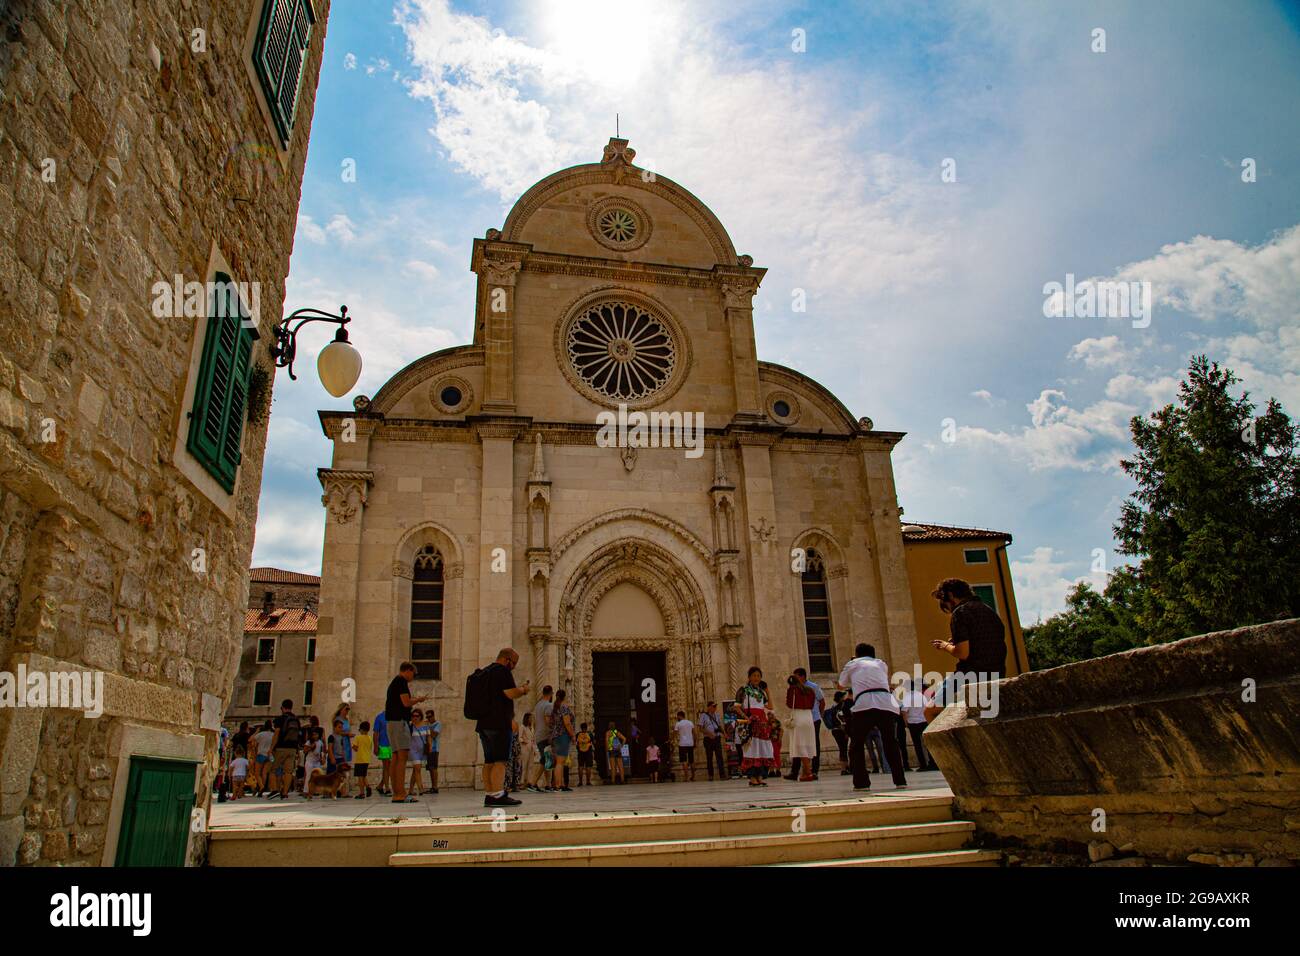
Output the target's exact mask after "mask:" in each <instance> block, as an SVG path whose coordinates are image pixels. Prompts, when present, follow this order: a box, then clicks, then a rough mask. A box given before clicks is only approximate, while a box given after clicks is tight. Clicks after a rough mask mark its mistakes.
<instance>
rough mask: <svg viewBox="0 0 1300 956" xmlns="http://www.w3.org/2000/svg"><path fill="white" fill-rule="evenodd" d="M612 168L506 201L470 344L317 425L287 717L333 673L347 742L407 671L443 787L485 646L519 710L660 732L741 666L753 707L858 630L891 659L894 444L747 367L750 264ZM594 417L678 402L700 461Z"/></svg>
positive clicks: (733, 682)
mask: <svg viewBox="0 0 1300 956" xmlns="http://www.w3.org/2000/svg"><path fill="white" fill-rule="evenodd" d="M634 157H635V152H634V151H633V150H632V149H631V148H630V147H629V146H628V143H627V141H626V140H623V139H611V140H610V141H609V144H608V145H607V146H606V147H605V149H604V155H603V157H602V159H601V161H600V162H598V163H591V164H587V165H580V166H574V167H571V168H569V169H565V170H561V171H559V172H556V173H554V174H552V175H550V176H548V177H547V178H545V179H543V180H541V181H540V182H538V183H537V184H536V185H534V186H533V187H532V188H531V189H529V190H528V191H527V192H526V193H524V195H523V196H521V197H520V199H519V200H518V202H516V203H515V205H514V207H513V209H511V211H510V213H509V215H508V216H507V218H506V220H505V223H504V225H503V226H502V228H501V229H488V230H487V233H486V236H485V238H482V239H476V240H475V241H474V248H473V257H472V263H471V268H472V269H473V271H474V273H475V274H476V275H477V277H478V286H477V304H476V317H475V323H474V340H473V342H472V343H471V344H468V345H462V346H457V347H454V348H449V349H444V350H442V351H440V352H436V353H434V354H432V355H426V356H424V357H423V358H420V359H418V360H417V361H415V362H413V363H412V364H410V365H409V366H407V367H406V368H405V369H403V370H402V371H400V372H398V373H397V374H396V375H395V376H393V378H392V379H390V380H389V381H388V382H387V383H386V384H385V385H384V386H383V387H382V388H381V389H380V390H379V392H378V393H377V394H376V395H375V396H374V397H373V398H366V397H364V396H362V397H359V398H357V399H356V401H355V402H354V405H355V409H353V410H347V411H324V412H322V413H321V421H322V424H323V427H324V430H325V432H326V434H327V435H328V436H329V437H330V439H331V440H332V441H333V443H334V446H333V449H334V450H333V461H332V466H331V467H329V468H322V469H320V472H319V475H320V481H321V485H322V487H323V491H324V494H323V498H322V500H323V503H324V504H325V507H326V510H327V520H326V528H325V545H324V556H323V561H322V572H321V577H322V580H321V599H320V622H319V632H318V651H317V654H318V656H317V660H316V664H315V668H316V670H315V678H316V680H315V684H314V696H315V700H314V704H315V707H314V708H313V712H315V713H319V714H321V715H322V716H323V717H324V716H327V715H328V714H332V713H333V711H334V706H335V705H336V704H337V703H338V700H339V699H340V689H341V688H343V687H344V686H345V685H346V686H348V687H352V686H354V687H355V693H356V700H357V704H356V710H355V711H354V715H353V729H354V730H355V728H356V726H357V723H358V722H359V721H360V720H362V719H367V720H369V719H373V716H374V714H375V713H377V712H378V711H379V710H380V709H381V708H382V705H383V695H384V690H385V688H386V686H387V683H388V681H389V679H390V678H391V677H392V675H393V674H394V673H395V672H396V668H397V665H398V664H399V663H400V662H401V661H403V660H411V661H413V662H414V663H415V664H416V666H417V668H418V672H419V677H418V680H417V681H416V684H415V692H416V693H422V694H429V695H431V697H432V699H433V703H434V706H435V707H436V710H437V717H438V719H439V720H441V721H442V723H443V729H442V754H441V763H442V771H443V772H442V778H443V780H444V781H445V782H446V783H447V784H449V785H456V784H461V785H467V784H470V783H471V782H472V781H473V780H474V771H475V769H476V767H477V765H478V764H479V763H480V762H481V753H480V750H479V746H478V741H477V738H476V736H475V734H474V733H473V727H472V725H470V724H469V722H468V721H466V720H465V719H464V718H463V716H462V710H461V708H462V695H463V689H464V681H465V678H466V676H467V675H468V674H469V673H470V671H472V670H473V669H474V668H475V667H478V666H480V665H482V664H484V663H487V662H488V661H490V660H492V659H493V658H494V657H495V655H496V653H497V651H498V650H499V649H500V648H502V647H504V646H507V645H510V646H513V647H514V648H515V649H516V650H518V651H519V653H520V655H521V661H520V665H519V668H518V669H517V670H516V672H515V677H516V680H517V681H518V682H519V683H522V682H523V681H524V680H525V679H531V680H532V682H533V690H534V693H533V694H531V695H530V696H528V697H527V698H524V699H521V701H520V702H519V707H518V714H519V715H520V716H522V714H523V713H524V712H525V705H527V706H529V707H531V706H532V704H533V703H535V701H536V694H537V692H538V691H540V689H541V686H542V685H543V684H552V685H554V686H555V687H557V688H559V687H563V688H566V689H567V691H568V696H569V702H570V703H571V704H572V706H573V708H574V711H575V714H576V716H577V718H578V720H579V721H585V722H587V723H588V724H589V725H592V724H595V725H597V726H598V727H599V728H600V729H601V730H603V729H604V728H605V727H606V726H607V725H608V724H609V723H610V722H614V723H616V724H618V725H619V726H620V727H621V728H622V729H623V730H624V732H626V731H627V730H628V727H629V724H630V721H631V720H632V719H633V718H635V719H636V721H637V723H638V725H639V727H641V728H642V729H643V731H644V732H648V733H652V734H654V735H655V736H657V737H659V738H660V739H661V740H665V739H666V737H667V732H668V728H669V725H670V723H671V720H672V719H675V718H672V717H670V715H674V714H675V713H676V711H677V710H679V709H680V710H685V711H686V712H687V713H688V714H691V715H692V716H693V715H694V714H695V713H697V712H698V711H699V710H701V709H702V708H703V705H704V703H705V701H707V700H715V699H716V700H719V701H722V700H727V699H730V698H731V697H732V696H733V695H734V694H735V691H736V688H737V687H738V686H739V684H740V683H741V682H742V681H743V679H744V675H745V672H746V670H747V668H748V667H749V666H750V665H751V664H758V665H759V666H760V667H762V668H763V670H764V674H765V678H766V680H767V681H768V682H769V684H770V685H771V689H772V696H773V700H774V702H776V703H777V706H778V713H780V712H781V711H782V709H783V708H782V707H781V705H782V704H783V703H784V688H785V683H786V680H785V678H786V676H787V675H788V674H789V673H790V671H791V670H792V669H793V668H795V667H797V666H800V665H803V666H806V667H807V668H808V669H809V672H810V673H812V674H814V675H829V674H832V673H835V672H837V671H838V669H839V667H840V666H841V665H842V664H843V662H844V661H845V660H847V659H848V658H850V657H851V656H852V652H853V646H854V644H855V643H856V642H858V641H869V642H871V643H873V644H874V645H875V646H876V648H877V652H878V654H879V655H880V656H882V657H885V658H886V659H887V660H888V662H889V664H890V666H891V669H893V670H900V669H905V670H910V669H911V668H912V666H913V664H914V663H915V662H916V660H917V638H916V628H915V624H914V621H913V612H912V603H911V598H910V596H909V589H908V579H907V571H906V567H905V563H904V553H903V540H902V535H901V531H900V525H899V513H900V509H899V507H898V501H897V498H896V496H895V488H894V479H893V470H892V466H891V462H890V451H891V449H892V448H893V446H894V445H895V444H896V443H897V442H898V441H899V440H900V439H901V438H902V434H901V433H899V432H888V431H878V430H876V429H875V428H874V426H873V424H872V422H871V420H870V419H869V418H857V417H855V416H854V415H853V414H851V413H850V412H849V410H848V409H847V408H845V407H844V405H843V404H842V403H841V402H840V401H839V400H838V399H837V398H836V397H835V396H834V395H832V394H831V393H830V392H828V391H827V390H826V389H825V388H823V387H822V386H821V385H819V384H818V383H817V382H816V381H814V380H813V379H812V378H810V377H808V376H806V375H804V374H802V373H800V372H797V371H794V370H793V369H788V368H785V367H783V366H780V365H774V364H771V363H768V362H763V361H760V360H759V358H758V356H757V355H756V353H755V346H754V319H753V309H752V301H753V297H754V295H755V293H756V292H757V290H758V286H759V283H760V282H761V281H762V279H763V274H764V271H765V270H763V269H762V268H760V267H757V266H755V265H754V264H753V260H752V258H751V257H750V256H747V255H740V254H737V252H736V249H735V247H734V245H733V244H732V240H731V237H730V236H729V235H728V234H727V231H726V229H725V228H724V227H723V225H722V223H721V222H719V221H718V219H717V218H716V217H715V216H714V215H713V213H712V212H711V211H710V210H709V208H708V207H707V206H705V205H704V203H702V202H701V201H700V200H699V199H697V198H696V197H695V196H694V195H692V194H691V193H690V192H688V191H687V190H686V189H684V188H683V187H681V186H679V185H677V184H676V183H674V182H673V181H672V180H670V179H667V178H665V177H664V176H661V175H658V174H652V173H650V172H648V171H644V170H642V169H640V168H639V167H637V166H635V165H634V163H633V160H634ZM609 412H615V413H617V414H626V416H627V417H628V418H629V419H631V418H632V417H633V416H635V415H636V413H638V412H641V413H642V414H643V415H645V416H650V415H652V414H653V413H655V412H659V413H661V415H659V416H655V418H663V419H664V420H667V419H669V418H673V417H674V415H675V414H676V413H680V416H681V417H687V416H692V417H693V416H694V415H696V414H698V413H702V415H703V424H704V435H703V441H704V447H703V449H702V453H701V450H700V449H695V450H693V451H692V450H689V449H683V448H681V447H671V445H672V443H671V442H668V441H665V442H658V441H650V442H644V441H642V442H633V441H631V440H629V441H626V442H622V443H613V444H611V443H610V442H608V441H601V440H599V438H600V434H601V428H600V425H599V421H600V420H601V415H602V413H609ZM687 420H688V421H689V420H690V419H689V418H688V419H687ZM656 437H657V436H656ZM666 446H668V447H666ZM349 679H350V681H352V682H355V683H354V684H352V683H350V682H349ZM830 680H833V678H828V679H827V682H826V683H824V684H823V686H824V687H826V688H830V687H831V686H832V685H831V683H830ZM296 703H301V702H296ZM599 749H600V748H598V750H599ZM602 759H603V756H602Z"/></svg>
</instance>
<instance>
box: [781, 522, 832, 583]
mask: <svg viewBox="0 0 1300 956" xmlns="http://www.w3.org/2000/svg"><path fill="white" fill-rule="evenodd" d="M790 548H791V550H793V549H795V548H804V549H808V548H813V549H815V550H816V551H818V552H819V553H820V554H821V555H822V559H823V561H824V562H825V564H826V573H827V575H829V574H830V573H831V571H833V570H836V569H838V568H841V567H843V566H844V549H843V548H842V547H841V546H840V543H839V541H837V540H836V538H835V535H833V534H831V533H830V532H829V531H827V530H826V529H825V528H817V527H812V528H806V529H804V530H803V531H800V532H799V533H798V534H797V535H795V537H794V541H793V542H791V544H790Z"/></svg>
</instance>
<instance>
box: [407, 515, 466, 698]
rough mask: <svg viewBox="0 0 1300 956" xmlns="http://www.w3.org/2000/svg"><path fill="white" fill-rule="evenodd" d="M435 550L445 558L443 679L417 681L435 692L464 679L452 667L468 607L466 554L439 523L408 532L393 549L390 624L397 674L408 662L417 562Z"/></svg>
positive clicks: (419, 526) (419, 525) (458, 648)
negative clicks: (463, 610)
mask: <svg viewBox="0 0 1300 956" xmlns="http://www.w3.org/2000/svg"><path fill="white" fill-rule="evenodd" d="M427 548H433V549H434V550H436V551H437V553H438V554H439V555H441V557H442V564H443V598H442V600H443V608H442V678H441V680H440V681H437V682H434V681H423V680H417V681H416V684H417V685H421V686H424V687H429V688H432V687H433V685H434V684H435V683H439V684H450V685H453V686H454V685H455V683H456V681H457V680H459V678H460V675H459V674H457V673H455V672H454V671H453V670H452V669H451V668H449V667H448V664H449V662H452V661H454V660H456V659H457V658H459V657H460V656H461V655H460V653H459V652H460V646H461V636H462V635H463V634H464V628H463V623H462V621H461V608H462V607H464V584H465V575H464V570H465V564H464V552H463V550H462V548H461V546H460V542H459V541H458V540H457V539H456V536H455V535H453V534H452V533H451V532H450V531H448V530H447V529H446V528H445V527H443V526H442V525H440V524H438V523H437V522H436V521H424V522H421V523H420V524H418V525H416V526H415V527H413V528H410V529H408V530H407V532H406V533H405V534H403V535H402V537H401V540H399V541H398V542H397V547H396V548H394V549H393V605H392V613H391V615H390V617H389V620H390V621H392V632H391V634H390V635H389V644H388V656H389V661H388V664H389V670H390V671H392V672H396V669H397V665H398V663H400V662H401V661H403V660H405V659H407V657H408V656H409V651H410V637H411V584H412V581H411V578H412V573H413V570H412V569H413V568H414V566H415V562H416V561H417V560H425V558H423V557H422V552H425V550H426V549H427Z"/></svg>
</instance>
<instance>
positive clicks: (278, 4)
mask: <svg viewBox="0 0 1300 956" xmlns="http://www.w3.org/2000/svg"><path fill="white" fill-rule="evenodd" d="M315 22H316V13H315V11H314V10H313V9H312V5H311V0H266V6H265V7H263V8H262V22H261V25H260V26H259V27H258V30H257V43H256V45H255V46H254V47H253V64H254V66H255V67H256V69H257V78H258V79H259V80H260V81H261V83H262V92H263V93H264V94H265V95H266V105H267V106H269V107H270V109H271V116H272V117H273V118H274V120H275V128H276V131H277V132H278V133H279V134H280V145H281V146H283V147H285V148H288V146H289V136H290V134H291V133H292V132H293V120H294V115H295V114H296V113H297V111H298V93H299V90H300V89H301V87H302V73H303V69H304V68H305V66H306V64H307V48H308V46H309V45H310V44H311V28H312V26H313V24H315Z"/></svg>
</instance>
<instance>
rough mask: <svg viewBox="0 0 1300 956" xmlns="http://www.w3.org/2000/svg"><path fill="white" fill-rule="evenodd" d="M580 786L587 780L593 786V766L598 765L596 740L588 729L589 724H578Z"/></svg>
mask: <svg viewBox="0 0 1300 956" xmlns="http://www.w3.org/2000/svg"><path fill="white" fill-rule="evenodd" d="M577 744H578V786H580V787H581V786H582V785H583V783H584V782H585V783H586V784H587V786H591V768H592V767H594V766H595V765H596V741H595V740H593V739H592V736H591V734H590V733H589V732H588V731H587V725H586V724H585V723H584V724H580V725H579V726H578V737H577Z"/></svg>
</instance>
